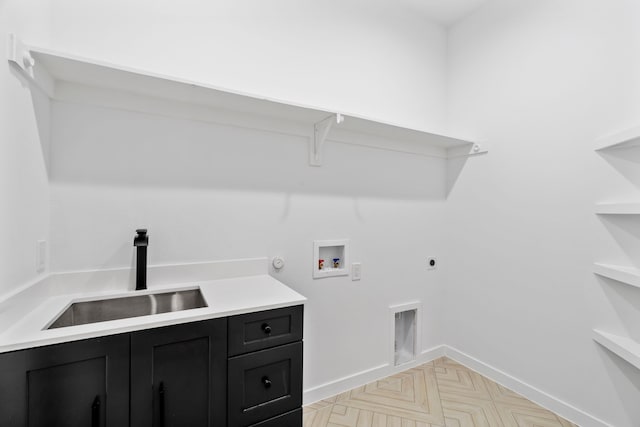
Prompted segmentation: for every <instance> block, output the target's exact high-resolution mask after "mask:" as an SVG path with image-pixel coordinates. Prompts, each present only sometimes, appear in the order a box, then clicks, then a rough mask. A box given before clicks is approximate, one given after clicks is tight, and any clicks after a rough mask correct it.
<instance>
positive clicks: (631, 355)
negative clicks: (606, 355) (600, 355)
mask: <svg viewBox="0 0 640 427" xmlns="http://www.w3.org/2000/svg"><path fill="white" fill-rule="evenodd" d="M592 338H593V340H594V341H595V342H597V343H598V344H600V345H601V346H603V347H604V348H606V349H607V350H609V351H610V352H612V353H613V354H615V355H617V356H618V357H620V358H622V359H624V360H625V361H627V362H628V363H630V364H631V365H633V366H634V367H636V368H637V369H640V343H638V342H637V341H634V340H632V339H631V338H626V337H622V336H619V335H615V334H610V333H607V332H603V331H600V330H598V329H594V330H593V333H592Z"/></svg>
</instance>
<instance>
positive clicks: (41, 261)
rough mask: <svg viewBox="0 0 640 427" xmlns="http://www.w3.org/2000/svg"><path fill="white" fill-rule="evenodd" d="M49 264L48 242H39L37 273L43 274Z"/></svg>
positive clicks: (37, 247)
mask: <svg viewBox="0 0 640 427" xmlns="http://www.w3.org/2000/svg"><path fill="white" fill-rule="evenodd" d="M46 263H47V241H46V240H38V241H37V242H36V272H38V273H42V272H43V271H44V270H45V268H46Z"/></svg>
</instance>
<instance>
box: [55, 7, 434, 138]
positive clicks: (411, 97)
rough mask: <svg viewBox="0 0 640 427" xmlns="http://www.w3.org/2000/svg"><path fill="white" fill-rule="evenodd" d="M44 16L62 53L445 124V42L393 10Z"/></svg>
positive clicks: (133, 10)
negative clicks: (63, 51)
mask: <svg viewBox="0 0 640 427" xmlns="http://www.w3.org/2000/svg"><path fill="white" fill-rule="evenodd" d="M381 3H382V4H381ZM384 3H386V4H384ZM52 16H53V21H52V23H53V38H52V45H53V46H54V47H55V48H60V49H64V50H65V51H68V52H74V53H77V54H80V55H84V56H87V57H95V58H99V59H103V60H105V61H111V62H114V63H121V64H128V65H130V66H132V67H137V68H142V69H149V70H157V71H159V72H164V73H166V74H169V75H175V76H181V77H185V78H190V79H193V80H197V81H202V82H210V83H212V84H215V85H218V86H221V87H228V88H233V89H237V90H242V91H246V92H248V93H256V94H260V95H264V96H271V97H275V98H279V99H284V100H290V101H297V102H301V103H306V104H310V105H315V106H320V107H326V108H327V109H330V110H334V111H344V112H358V113H360V114H364V115H366V116H370V117H379V118H384V119H386V120H387V121H391V122H397V123H398V124H405V125H413V126H418V125H420V126H422V127H426V128H431V129H434V130H435V129H439V128H441V126H442V125H443V120H444V110H443V108H442V107H443V103H444V97H445V85H444V80H445V73H446V69H445V64H444V62H443V55H445V47H446V44H445V38H446V34H445V32H444V30H443V29H442V28H440V27H439V26H437V25H435V24H431V23H429V22H428V21H426V20H425V18H424V17H423V16H421V15H419V14H416V13H414V12H413V11H412V10H410V9H407V8H400V7H396V5H395V4H394V3H393V2H378V4H369V3H368V2H363V1H361V0H347V1H345V0H328V1H322V2H317V1H310V0H304V1H299V0H275V1H261V0H239V1H227V0H213V1H211V0H187V1H182V2H180V3H179V4H177V3H176V2H173V1H157V0H138V1H136V2H130V1H126V0H115V1H109V2H85V1H79V0H60V1H56V4H55V7H54V8H53V15H52Z"/></svg>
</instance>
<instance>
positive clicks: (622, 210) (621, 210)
mask: <svg viewBox="0 0 640 427" xmlns="http://www.w3.org/2000/svg"><path fill="white" fill-rule="evenodd" d="M596 214H598V215H640V203H598V204H597V205H596Z"/></svg>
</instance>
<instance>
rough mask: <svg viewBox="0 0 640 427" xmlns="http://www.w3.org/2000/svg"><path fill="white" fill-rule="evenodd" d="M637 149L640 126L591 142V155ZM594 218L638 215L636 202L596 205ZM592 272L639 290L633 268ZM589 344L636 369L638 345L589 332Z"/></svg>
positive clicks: (602, 267)
mask: <svg viewBox="0 0 640 427" xmlns="http://www.w3.org/2000/svg"><path fill="white" fill-rule="evenodd" d="M632 147H640V126H636V127H633V128H630V129H627V130H625V131H622V132H618V133H614V134H611V135H609V136H606V137H604V138H600V139H598V140H597V141H596V142H595V147H594V148H595V151H596V152H599V151H608V150H617V149H625V148H632ZM595 213H596V215H640V202H616V203H598V204H596V206H595ZM593 272H594V273H595V274H597V275H598V276H601V277H605V278H607V279H611V280H615V281H616V282H619V283H622V284H625V285H628V286H633V287H635V288H640V270H639V269H637V268H635V267H630V266H622V265H613V264H604V263H594V266H593ZM592 337H593V340H594V341H595V342H597V343H598V344H600V345H601V346H603V347H604V348H606V349H607V350H608V351H610V352H611V353H613V354H615V355H617V356H618V357H620V358H622V359H623V360H625V361H627V362H628V363H630V364H631V365H633V366H634V367H636V368H637V369H640V342H637V341H635V340H633V339H631V338H629V337H626V336H622V335H618V334H613V333H610V332H604V331H601V330H599V329H594V330H593V335H592Z"/></svg>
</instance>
